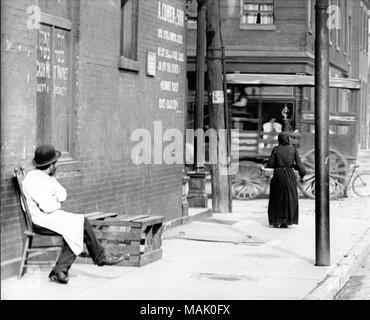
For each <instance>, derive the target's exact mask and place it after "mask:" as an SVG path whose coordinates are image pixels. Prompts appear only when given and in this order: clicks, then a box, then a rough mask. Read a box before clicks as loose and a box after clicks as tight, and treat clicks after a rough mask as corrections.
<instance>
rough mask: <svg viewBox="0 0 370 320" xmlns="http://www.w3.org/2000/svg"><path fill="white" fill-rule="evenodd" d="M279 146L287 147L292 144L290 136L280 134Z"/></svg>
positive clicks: (285, 133)
mask: <svg viewBox="0 0 370 320" xmlns="http://www.w3.org/2000/svg"><path fill="white" fill-rule="evenodd" d="M278 141H279V144H282V145H287V144H290V141H289V135H288V133H287V132H280V133H279V136H278Z"/></svg>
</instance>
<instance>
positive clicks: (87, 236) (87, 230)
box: [35, 218, 104, 273]
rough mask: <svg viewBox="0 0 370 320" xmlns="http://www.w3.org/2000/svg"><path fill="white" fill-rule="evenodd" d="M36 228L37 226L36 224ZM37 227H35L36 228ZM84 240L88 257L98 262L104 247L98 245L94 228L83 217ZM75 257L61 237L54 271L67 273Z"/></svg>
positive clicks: (102, 254)
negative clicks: (60, 250) (60, 247)
mask: <svg viewBox="0 0 370 320" xmlns="http://www.w3.org/2000/svg"><path fill="white" fill-rule="evenodd" d="M37 227H38V228H41V229H42V227H39V226H37ZM37 227H36V228H35V229H36V230H37ZM84 242H85V244H86V247H87V251H88V252H89V255H90V257H91V258H92V260H93V261H94V263H95V264H99V263H100V262H101V260H102V259H103V257H104V248H103V247H102V246H101V245H100V243H99V242H98V240H97V239H96V236H95V233H94V230H93V229H92V227H91V225H90V223H89V220H87V219H86V218H84ZM75 259H76V255H75V254H74V253H73V251H72V250H71V248H70V247H69V245H68V243H67V242H66V241H65V240H64V239H63V247H62V252H61V253H60V256H59V258H58V261H57V263H56V265H55V267H54V269H53V270H54V272H60V271H63V272H65V273H68V270H69V269H70V267H71V266H72V264H73V262H74V261H75Z"/></svg>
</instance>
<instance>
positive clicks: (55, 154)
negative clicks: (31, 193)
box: [33, 144, 61, 168]
mask: <svg viewBox="0 0 370 320" xmlns="http://www.w3.org/2000/svg"><path fill="white" fill-rule="evenodd" d="M60 155H61V152H60V151H57V150H55V149H54V147H53V146H52V145H51V144H42V145H40V146H38V147H37V149H36V151H35V157H34V158H33V164H34V165H35V167H36V168H38V167H44V166H46V165H48V164H51V163H53V162H55V161H57V160H58V158H59V157H60Z"/></svg>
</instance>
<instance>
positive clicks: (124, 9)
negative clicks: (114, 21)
mask: <svg viewBox="0 0 370 320" xmlns="http://www.w3.org/2000/svg"><path fill="white" fill-rule="evenodd" d="M138 2H139V1H138V0H121V39H120V54H121V59H120V68H122V69H129V70H133V71H138V65H137V44H138V39H137V33H138V32H137V28H138Z"/></svg>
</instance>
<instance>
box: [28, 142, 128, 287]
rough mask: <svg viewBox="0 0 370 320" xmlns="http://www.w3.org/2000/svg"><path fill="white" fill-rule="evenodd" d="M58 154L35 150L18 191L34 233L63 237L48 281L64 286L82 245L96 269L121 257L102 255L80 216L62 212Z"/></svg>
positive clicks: (49, 149)
mask: <svg viewBox="0 0 370 320" xmlns="http://www.w3.org/2000/svg"><path fill="white" fill-rule="evenodd" d="M60 155H61V153H60V151H57V150H55V149H54V147H53V146H52V145H49V144H44V145H41V146H39V147H38V148H37V149H36V151H35V157H34V159H33V165H34V166H35V169H34V170H31V171H30V172H28V173H27V175H26V177H25V178H24V181H23V184H22V188H23V192H24V194H25V197H26V201H27V205H28V207H29V210H30V214H31V219H32V222H33V226H34V230H35V231H36V232H37V230H42V229H44V228H45V229H49V230H52V231H54V232H56V233H58V234H60V235H61V236H62V237H63V248H62V252H61V253H60V256H59V258H58V261H57V263H56V265H55V267H54V268H53V270H52V271H51V272H50V274H49V279H50V280H52V281H56V282H59V283H67V282H68V280H69V276H68V271H69V269H70V267H71V265H72V264H73V262H74V261H75V259H76V257H77V256H78V255H79V254H80V253H82V251H83V242H85V243H86V247H87V249H88V251H89V254H90V256H91V257H92V260H93V261H94V263H95V264H96V265H98V266H103V265H114V264H116V263H118V262H119V261H121V260H122V259H123V257H114V256H111V255H107V254H105V250H104V248H103V247H102V246H101V245H100V244H99V242H98V241H97V239H96V237H95V234H94V231H93V229H92V227H91V225H90V223H89V221H88V220H87V219H86V218H85V217H84V215H82V214H76V213H71V212H67V211H64V210H63V209H62V203H63V202H64V201H65V200H66V198H67V192H66V190H65V189H64V187H63V186H62V185H61V184H60V183H59V182H58V181H57V179H56V178H55V172H56V168H57V165H56V163H57V161H58V158H59V157H60Z"/></svg>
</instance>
